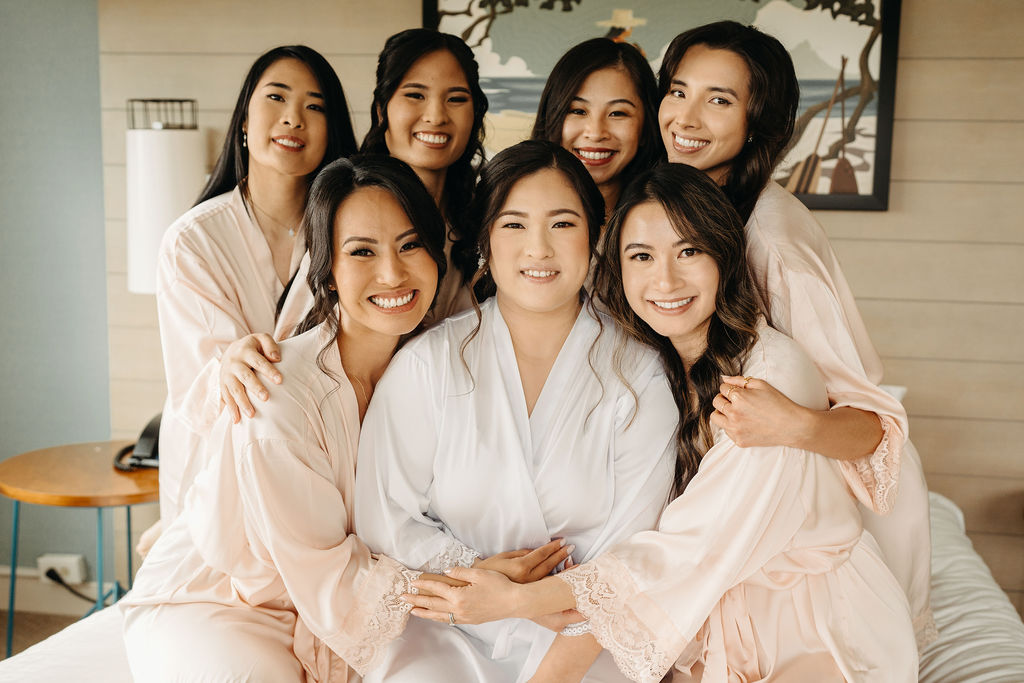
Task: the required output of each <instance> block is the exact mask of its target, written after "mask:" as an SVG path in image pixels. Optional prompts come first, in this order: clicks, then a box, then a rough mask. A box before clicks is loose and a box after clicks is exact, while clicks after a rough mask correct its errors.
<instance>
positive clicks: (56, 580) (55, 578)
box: [46, 567, 96, 603]
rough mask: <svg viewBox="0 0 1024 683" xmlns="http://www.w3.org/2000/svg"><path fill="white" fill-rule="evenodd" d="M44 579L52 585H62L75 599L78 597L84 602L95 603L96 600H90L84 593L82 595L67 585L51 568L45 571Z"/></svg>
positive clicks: (58, 573)
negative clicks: (52, 583)
mask: <svg viewBox="0 0 1024 683" xmlns="http://www.w3.org/2000/svg"><path fill="white" fill-rule="evenodd" d="M46 578H48V579H49V580H50V581H53V582H54V583H59V584H60V585H62V586H64V587H65V588H67V589H68V590H69V591H70V592H71V594H72V595H74V596H76V597H79V598H81V599H82V600H85V601H86V602H91V603H95V602H96V598H90V597H89V596H88V595H86V594H85V593H82V592H80V591H78V590H76V589H75V588H74V587H72V586H70V585H68V584H67V583H66V582H65V581H64V577H63V576H61V575H60V572H58V571H57V570H56V569H54V568H53V567H50V568H49V569H47V570H46Z"/></svg>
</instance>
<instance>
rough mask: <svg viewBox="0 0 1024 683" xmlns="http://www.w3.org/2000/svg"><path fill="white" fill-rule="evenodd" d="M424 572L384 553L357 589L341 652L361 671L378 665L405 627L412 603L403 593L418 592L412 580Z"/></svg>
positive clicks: (354, 667) (348, 617) (362, 672)
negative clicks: (346, 639)
mask: <svg viewBox="0 0 1024 683" xmlns="http://www.w3.org/2000/svg"><path fill="white" fill-rule="evenodd" d="M420 573H421V572H418V571H413V570H412V569H407V568H405V567H403V566H402V565H400V564H398V563H397V562H395V561H394V560H392V559H391V558H389V557H383V556H382V557H380V559H379V560H378V561H377V564H376V566H374V568H373V569H372V570H371V571H370V574H369V576H367V578H366V581H365V582H364V584H363V586H362V587H361V588H360V589H359V590H358V591H357V598H356V603H355V605H353V607H352V610H351V611H350V612H349V614H348V616H347V617H346V619H345V627H344V628H345V635H348V636H349V643H348V644H346V645H345V646H343V647H340V648H338V654H339V655H340V656H341V657H342V658H343V659H344V660H345V661H346V662H347V663H348V665H349V666H351V667H352V668H353V669H355V670H356V671H357V672H359V674H360V675H365V674H366V672H368V671H370V670H372V669H373V668H375V667H376V666H378V665H379V664H380V660H381V659H382V658H383V656H384V653H385V651H386V650H387V647H388V645H389V644H390V643H391V641H392V640H394V639H395V638H397V637H398V636H399V635H400V634H401V633H402V631H403V630H405V624H406V622H407V621H408V619H409V611H410V610H411V609H412V605H410V604H409V603H407V602H405V601H404V600H402V599H401V596H402V594H403V593H415V592H416V591H415V589H414V588H413V586H412V582H413V581H415V580H416V579H418V578H419V576H420Z"/></svg>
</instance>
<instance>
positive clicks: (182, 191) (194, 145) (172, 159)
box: [125, 99, 206, 294]
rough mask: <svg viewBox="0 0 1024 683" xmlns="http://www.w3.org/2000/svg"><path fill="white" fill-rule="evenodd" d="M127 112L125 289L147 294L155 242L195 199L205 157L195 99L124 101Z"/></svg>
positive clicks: (153, 284)
mask: <svg viewBox="0 0 1024 683" xmlns="http://www.w3.org/2000/svg"><path fill="white" fill-rule="evenodd" d="M127 108H128V132H127V138H126V140H125V176H126V179H127V194H126V200H127V204H128V206H127V209H128V290H129V291H131V292H135V293H136V294H152V293H154V292H156V259H157V251H158V250H159V249H160V240H161V238H162V237H163V234H164V231H165V230H166V229H167V228H168V226H170V224H171V223H173V222H174V221H175V219H177V218H178V217H179V216H180V215H181V214H183V213H185V211H187V210H188V208H189V207H190V206H192V204H193V202H195V200H196V197H197V196H198V195H199V191H200V190H201V189H202V183H203V177H204V175H205V173H206V159H205V156H206V155H205V151H204V149H203V140H202V137H201V136H200V133H199V127H198V126H197V125H196V101H195V100H164V99H137V100H128V107H127Z"/></svg>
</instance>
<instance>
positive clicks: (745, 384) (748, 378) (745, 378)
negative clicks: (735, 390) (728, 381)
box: [743, 377, 754, 389]
mask: <svg viewBox="0 0 1024 683" xmlns="http://www.w3.org/2000/svg"><path fill="white" fill-rule="evenodd" d="M752 379H754V378H753V377H744V378H743V388H744V389H746V388H747V385H748V384H750V380H752Z"/></svg>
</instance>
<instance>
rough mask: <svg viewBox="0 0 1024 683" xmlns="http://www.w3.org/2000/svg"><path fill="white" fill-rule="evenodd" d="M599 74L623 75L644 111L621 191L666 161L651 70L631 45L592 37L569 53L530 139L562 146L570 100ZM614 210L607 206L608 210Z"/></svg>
mask: <svg viewBox="0 0 1024 683" xmlns="http://www.w3.org/2000/svg"><path fill="white" fill-rule="evenodd" d="M601 69H619V70H620V71H623V72H624V73H625V74H626V75H627V76H628V77H629V80H631V81H632V82H633V87H634V88H636V94H637V96H638V97H639V98H640V105H641V108H642V109H643V115H644V123H643V126H642V127H641V129H640V140H639V143H640V144H639V147H638V148H637V151H636V156H635V157H633V160H632V161H630V162H629V164H628V165H627V166H626V167H625V168H624V169H622V174H621V184H622V186H623V187H625V186H626V185H627V184H628V182H629V179H630V178H632V177H633V176H634V175H636V174H637V173H640V172H641V171H645V170H647V169H649V168H651V167H652V166H654V164H656V163H657V162H658V161H661V160H662V159H664V158H665V148H664V146H663V145H662V144H661V133H660V132H659V131H658V102H659V97H658V84H657V82H656V81H655V80H654V72H653V71H651V65H650V64H648V63H647V60H646V59H644V56H643V55H642V54H640V51H639V50H637V49H636V48H635V47H633V46H632V45H629V44H628V43H616V42H615V41H614V40H609V39H608V38H592V39H590V40H585V41H583V42H582V43H580V44H579V45H575V46H573V47H571V48H569V51H568V52H566V53H565V54H564V55H562V57H561V58H560V59H559V60H558V63H556V64H555V67H554V68H553V69H552V70H551V74H550V75H549V76H548V80H547V82H546V83H545V84H544V91H543V92H542V93H541V95H540V105H539V106H538V107H537V118H536V119H535V120H534V124H533V132H531V133H530V138H531V139H533V140H550V141H551V142H554V143H557V144H562V125H563V124H564V123H565V117H566V116H568V114H569V110H570V109H572V106H573V104H572V103H573V98H574V97H576V95H577V94H579V91H580V88H582V87H583V82H584V81H586V80H587V78H588V77H589V76H590V75H591V74H592V73H594V72H596V71H600V70H601ZM612 208H614V207H608V209H609V210H611V209H612Z"/></svg>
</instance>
